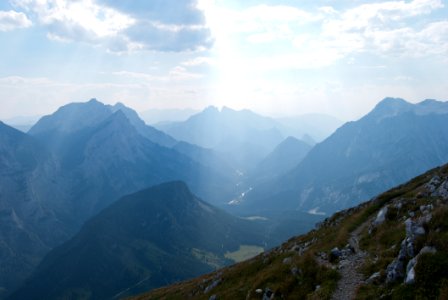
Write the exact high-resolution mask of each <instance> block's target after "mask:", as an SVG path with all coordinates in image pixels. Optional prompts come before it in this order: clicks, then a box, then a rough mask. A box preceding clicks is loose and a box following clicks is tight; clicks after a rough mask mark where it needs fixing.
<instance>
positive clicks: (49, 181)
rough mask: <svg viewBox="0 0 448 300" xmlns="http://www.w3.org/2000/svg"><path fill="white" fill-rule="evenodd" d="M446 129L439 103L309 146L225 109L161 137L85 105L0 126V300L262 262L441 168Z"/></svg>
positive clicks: (121, 288) (132, 118)
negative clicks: (331, 220)
mask: <svg viewBox="0 0 448 300" xmlns="http://www.w3.org/2000/svg"><path fill="white" fill-rule="evenodd" d="M447 123H448V105H447V103H446V102H439V101H435V100H426V101H423V102H421V103H418V104H411V103H408V102H406V101H404V100H402V99H395V98H386V99H384V100H383V101H381V102H380V103H379V104H378V105H377V106H376V107H375V108H374V109H373V110H372V111H371V112H370V113H369V114H367V115H366V116H364V117H363V118H361V119H360V120H358V121H355V122H349V123H346V124H344V125H343V126H341V127H340V128H339V129H338V130H336V132H334V133H333V134H332V135H331V136H329V137H328V138H326V139H325V140H323V141H322V142H320V143H318V144H316V145H314V146H311V145H310V144H309V143H307V142H304V141H303V140H299V139H297V138H294V137H288V138H286V139H285V138H284V136H285V132H286V131H284V127H282V126H281V125H278V124H279V123H278V121H276V120H273V119H270V118H265V117H262V116H259V115H257V114H255V113H253V112H250V111H247V110H244V111H234V110H231V109H228V108H223V109H222V110H218V109H216V108H213V107H210V108H208V109H206V110H205V111H203V112H201V113H198V114H196V115H193V116H191V117H190V118H189V119H188V120H186V121H184V122H178V123H167V124H165V125H164V126H167V128H168V129H166V130H167V132H166V133H165V132H163V131H161V130H159V129H160V128H159V129H156V128H154V127H151V126H148V125H146V124H145V123H144V122H143V121H142V120H141V119H140V118H139V116H138V115H137V113H136V112H135V111H133V110H132V109H130V108H128V107H126V106H124V105H123V104H120V103H118V104H116V105H113V106H111V105H104V104H103V103H101V102H99V101H97V100H95V99H92V100H90V101H88V102H85V103H72V104H68V105H66V106H63V107H61V108H60V109H58V110H57V111H56V112H54V113H53V114H51V115H49V116H45V117H43V118H41V119H40V120H39V121H38V122H37V123H36V124H35V125H34V126H33V128H31V129H30V131H29V133H28V134H25V133H23V132H20V131H18V130H15V129H13V128H11V127H9V126H8V125H6V124H4V123H0V154H1V155H0V179H1V180H0V268H1V270H2V271H3V270H5V271H4V272H0V273H1V274H0V298H5V297H6V296H8V295H10V294H11V292H12V291H13V290H14V289H16V288H17V287H19V286H20V285H21V287H20V289H18V290H17V293H16V294H15V296H14V297H16V298H17V297H18V298H21V297H22V298H23V297H29V295H32V294H34V293H35V294H36V295H37V294H39V295H42V296H41V297H42V298H52V297H56V298H57V297H69V296H70V297H86V298H89V297H90V298H91V297H93V296H92V295H93V294H94V295H95V296H94V298H100V299H103V298H110V297H113V296H119V297H121V296H125V295H131V294H135V293H136V292H139V291H143V290H147V289H152V288H155V287H158V286H161V285H163V284H167V283H171V282H174V281H176V280H180V279H186V278H191V277H193V276H196V275H199V274H202V273H204V272H208V271H211V270H212V269H213V268H214V267H221V266H223V265H226V264H228V263H230V262H231V261H232V260H233V261H236V260H238V257H239V258H241V256H242V253H243V254H244V253H245V252H250V253H252V254H253V252H254V251H258V250H259V247H260V246H262V247H263V248H265V249H269V248H271V247H274V246H275V245H277V244H278V243H280V242H281V241H284V240H285V239H287V238H288V237H290V236H292V235H295V234H300V233H303V232H304V231H305V230H309V229H311V228H312V226H313V224H314V223H315V222H317V221H319V220H322V219H323V218H324V215H328V214H330V213H332V212H335V211H339V210H341V209H344V208H348V207H350V206H353V205H356V204H358V203H360V202H362V201H365V200H366V199H369V198H371V197H373V196H375V195H376V194H378V193H380V192H383V191H386V190H387V189H388V188H390V187H392V186H395V185H397V184H400V183H403V182H405V181H407V180H409V179H411V178H412V177H414V176H416V175H418V174H419V173H422V172H424V171H426V170H428V169H430V168H433V167H435V166H437V165H441V164H443V163H446V162H448V154H447V153H448V129H447V128H448V126H447V125H448V124H447ZM169 128H170V129H169ZM170 130H171V134H170V132H168V131H170ZM195 143H199V145H197V144H195ZM166 182H170V183H166ZM187 186H188V188H187ZM150 187H151V188H150ZM189 189H191V192H190V190H189ZM138 191H140V192H138ZM125 195H128V196H125ZM195 195H197V196H195ZM120 198H121V200H118V199H120ZM199 198H201V199H204V200H205V201H207V202H204V201H202V200H199ZM148 199H149V200H148ZM151 199H152V200H151ZM117 200H118V201H117ZM129 203H131V204H129ZM132 203H133V204H132ZM209 203H210V204H209ZM128 205H130V206H129V207H128ZM211 205H216V206H219V207H220V208H224V209H226V210H227V211H230V212H232V213H234V214H237V215H238V216H239V217H235V216H231V215H229V214H227V213H224V212H223V211H221V210H220V209H217V208H215V207H214V206H211ZM139 208H140V209H141V213H143V212H144V213H145V214H144V215H139V213H140V211H139ZM162 212H163V216H164V217H163V218H162V219H160V218H159V217H157V214H158V213H160V214H161V215H162ZM161 215H160V216H161ZM186 216H188V218H187V217H186ZM184 217H185V218H184ZM142 218H145V219H147V221H142ZM158 218H159V219H158ZM194 219H197V221H198V222H200V223H195V221H194ZM138 220H140V221H141V222H140V223H136V222H137V221H138ZM170 220H171V221H170ZM173 220H174V221H173ZM176 220H179V222H177V221H176ZM149 221H151V222H152V221H154V222H153V223H151V224H152V227H151V228H152V229H151V230H149V229H148V228H149V227H145V226H146V225H145V226H143V227H144V228H143V227H142V226H140V225H142V224H147V222H149ZM175 221H176V222H175ZM180 221H182V222H183V223H182V222H180ZM142 222H143V223H142ZM145 222H146V223H145ZM92 224H95V225H92ZM139 224H140V225H139ZM189 224H192V227H189ZM193 225H194V226H193ZM139 226H140V227H139ZM138 229H142V231H141V232H140V231H139V230H138ZM145 230H147V231H145ZM202 233H204V235H201V234H202ZM140 234H141V235H140ZM102 237H104V240H103V239H102ZM164 237H170V238H169V240H170V241H171V242H172V243H170V245H167V244H166V239H164ZM103 242H104V243H103ZM190 242H191V243H190ZM114 243H115V244H116V245H117V247H118V248H117V247H115V248H114V246H113V245H114ZM207 243H209V248H207V247H208V246H207ZM111 245H112V246H111ZM118 245H119V246H118ZM240 246H241V248H239V247H240ZM257 247H258V248H257ZM52 249H53V250H52ZM114 249H121V250H120V251H121V252H120V251H118V252H114ZM142 249H146V250H148V249H150V250H148V251H146V250H142ZM257 249H258V250H257ZM142 251H143V253H142ZM148 253H149V254H148ZM46 254H48V255H47V256H45V255H46ZM246 254H247V253H246ZM44 256H45V258H44ZM177 257H179V258H177ZM244 257H247V256H244ZM43 258H44V259H43ZM42 259H43V260H42ZM103 259H104V260H103ZM72 260H73V262H72ZM96 260H98V262H96ZM84 262H86V263H84ZM184 263H185V265H183V264H184ZM182 265H183V266H184V267H181V268H178V267H176V266H182ZM36 267H37V268H36ZM109 267H110V268H109ZM117 270H119V271H117ZM120 270H121V271H120ZM195 270H199V271H200V272H197V273H195ZM165 271H166V272H165ZM30 274H33V275H32V276H31V277H29V276H30ZM89 274H92V276H89ZM95 274H96V275H95ZM111 274H113V275H114V276H112V275H111ZM151 274H152V275H151ZM108 276H109V277H110V280H109V281H105V280H103V281H101V280H100V279H101V278H103V279H104V278H106V277H108ZM120 276H124V277H120ZM27 277H29V278H28V280H27V281H26V283H25V284H24V285H22V284H21V283H23V280H24V279H25V278H27ZM83 278H84V279H83ZM125 278H129V280H128V281H126V280H125ZM157 278H159V279H160V278H162V279H163V280H162V281H163V282H162V281H160V280H158V279H157ZM59 279H60V280H61V281H59ZM142 280H143V281H142ZM140 281H142V282H140ZM54 282H58V284H57V286H61V288H54V289H53V288H50V286H51V283H54ZM137 283H138V284H137ZM53 286H56V285H53ZM65 293H67V294H65ZM92 293H93V294H92ZM25 295H27V296H25ZM64 295H65V296H64Z"/></svg>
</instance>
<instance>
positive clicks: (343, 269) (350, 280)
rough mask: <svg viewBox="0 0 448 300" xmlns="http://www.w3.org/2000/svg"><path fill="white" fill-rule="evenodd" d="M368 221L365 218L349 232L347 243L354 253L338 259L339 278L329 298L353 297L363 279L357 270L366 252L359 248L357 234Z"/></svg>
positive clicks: (343, 298) (344, 298) (340, 299)
mask: <svg viewBox="0 0 448 300" xmlns="http://www.w3.org/2000/svg"><path fill="white" fill-rule="evenodd" d="M370 221H371V220H370V219H369V220H367V221H366V222H364V223H363V224H361V225H360V226H359V227H358V228H356V229H355V230H354V231H353V232H352V233H351V234H350V238H349V240H348V243H349V244H350V246H351V248H352V249H354V253H352V254H351V255H348V256H347V257H345V258H344V259H341V260H340V261H339V264H338V272H339V274H341V279H340V280H339V281H338V286H337V288H336V291H335V292H334V294H333V296H332V298H331V299H333V300H347V299H354V297H355V293H356V289H357V288H358V286H359V285H360V284H361V283H362V282H363V280H364V275H363V274H362V273H361V272H359V267H360V266H362V265H363V263H364V260H365V258H366V256H367V253H366V252H364V251H362V250H361V249H360V248H359V234H360V233H361V231H362V230H363V229H364V228H365V227H366V226H368V224H370Z"/></svg>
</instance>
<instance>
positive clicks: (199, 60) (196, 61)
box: [181, 56, 215, 67]
mask: <svg viewBox="0 0 448 300" xmlns="http://www.w3.org/2000/svg"><path fill="white" fill-rule="evenodd" d="M214 63H215V61H214V59H212V58H210V57H205V56H198V57H195V58H193V59H190V60H187V61H184V62H182V63H181V65H183V66H186V67H194V66H200V65H213V64H214Z"/></svg>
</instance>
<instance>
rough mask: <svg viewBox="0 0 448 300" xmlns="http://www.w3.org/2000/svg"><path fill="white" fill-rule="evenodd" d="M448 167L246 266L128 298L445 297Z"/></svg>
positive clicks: (348, 212)
mask: <svg viewBox="0 0 448 300" xmlns="http://www.w3.org/2000/svg"><path fill="white" fill-rule="evenodd" d="M447 297H448V165H444V166H443V167H439V168H436V169H433V170H431V171H429V172H427V173H425V174H423V175H421V176H419V177H416V178H414V179H412V180H411V181H409V182H408V183H406V184H403V185H400V186H398V187H395V188H393V189H391V190H389V191H387V192H385V193H383V194H381V195H379V196H377V197H375V198H374V199H372V200H370V201H368V202H366V203H364V204H361V205H359V206H357V207H355V208H351V209H348V210H345V211H341V212H338V213H336V214H334V215H333V216H332V217H330V218H328V219H326V220H325V221H323V222H322V223H321V224H319V225H318V227H317V228H316V229H315V230H312V231H311V232H309V233H308V234H305V235H302V236H298V237H294V238H291V239H290V240H288V241H287V242H285V243H284V244H282V245H281V246H279V247H277V248H274V249H272V250H271V251H269V252H265V253H262V254H260V255H258V256H256V257H254V258H252V259H250V260H248V261H245V262H242V263H239V264H236V265H233V266H231V267H227V268H225V269H222V270H219V271H215V272H213V273H210V274H207V275H204V276H202V277H199V278H196V279H193V280H189V281H185V282H181V283H178V284H175V285H171V286H168V287H164V288H160V289H156V290H153V291H151V292H149V293H147V294H143V295H140V296H138V297H136V298H134V299H137V300H143V299H352V298H356V299H380V298H382V299H447Z"/></svg>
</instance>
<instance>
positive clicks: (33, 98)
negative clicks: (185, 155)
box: [0, 0, 448, 121]
mask: <svg viewBox="0 0 448 300" xmlns="http://www.w3.org/2000/svg"><path fill="white" fill-rule="evenodd" d="M447 6H448V3H447V1H442V0H411V1H409V0H408V1H362V0H351V1H348V0H341V1H337V0H275V1H273V0H264V1H262V0H259V1H254V0H245V1H241V0H197V1H194V0H148V1H143V0H127V1H120V0H9V1H8V0H2V1H0V45H1V47H0V120H2V119H8V118H12V117H15V116H32V115H43V114H49V113H51V112H53V111H55V110H56V109H57V108H58V107H60V106H61V105H64V104H66V103H69V102H83V101H87V100H89V99H90V98H97V99H98V100H100V101H102V102H104V103H108V104H113V103H116V102H123V103H125V104H126V105H128V106H130V107H132V108H134V109H136V110H137V111H144V110H147V109H152V108H157V109H164V108H194V109H202V108H204V107H206V106H209V105H215V106H218V107H221V106H228V107H231V108H234V109H243V108H248V109H252V110H254V111H256V112H259V113H262V114H265V115H271V116H292V115H300V114H305V113H325V114H330V115H333V116H336V117H338V118H340V119H342V120H346V121H348V120H354V119H357V118H359V117H361V116H362V115H364V114H366V113H367V112H368V111H370V110H371V109H372V108H373V107H374V106H375V104H376V103H378V102H379V101H380V100H382V99H383V98H385V97H389V96H390V97H400V98H404V99H406V100H408V101H411V102H419V101H422V100H424V99H438V100H443V101H445V100H448V7H447Z"/></svg>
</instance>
